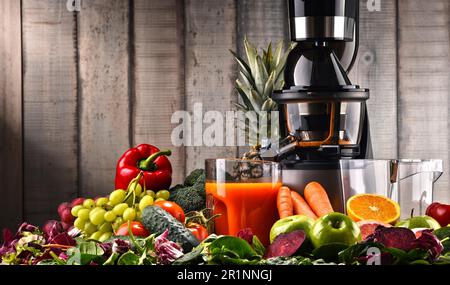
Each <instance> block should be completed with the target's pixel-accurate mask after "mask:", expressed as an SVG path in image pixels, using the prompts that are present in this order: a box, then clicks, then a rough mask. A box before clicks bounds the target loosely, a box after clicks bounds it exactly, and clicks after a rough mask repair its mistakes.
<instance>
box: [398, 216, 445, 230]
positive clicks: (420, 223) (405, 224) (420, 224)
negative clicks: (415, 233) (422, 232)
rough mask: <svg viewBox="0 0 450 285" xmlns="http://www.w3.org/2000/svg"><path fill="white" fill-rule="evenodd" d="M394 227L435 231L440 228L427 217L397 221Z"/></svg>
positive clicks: (434, 221) (433, 220)
mask: <svg viewBox="0 0 450 285" xmlns="http://www.w3.org/2000/svg"><path fill="white" fill-rule="evenodd" d="M395 226H396V227H399V228H408V229H410V230H412V229H433V230H437V229H439V228H441V225H439V223H438V222H437V221H436V220H435V219H433V218H432V217H429V216H420V217H412V218H409V219H406V220H403V221H399V222H398V223H397V224H395Z"/></svg>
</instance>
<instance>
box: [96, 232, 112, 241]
mask: <svg viewBox="0 0 450 285" xmlns="http://www.w3.org/2000/svg"><path fill="white" fill-rule="evenodd" d="M111 236H112V233H111V232H109V233H103V234H102V235H101V236H100V238H99V239H98V241H99V242H105V241H107V240H108V239H109V238H111Z"/></svg>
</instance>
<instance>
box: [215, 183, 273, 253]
mask: <svg viewBox="0 0 450 285" xmlns="http://www.w3.org/2000/svg"><path fill="white" fill-rule="evenodd" d="M280 187H281V183H272V182H257V183H246V182H244V183H242V182H241V183H234V182H224V183H217V182H207V183H206V193H207V195H208V201H209V202H208V204H209V205H208V207H209V208H212V209H213V213H214V215H215V214H220V216H219V217H218V218H216V219H214V227H215V233H216V234H218V235H232V236H235V235H236V234H237V233H238V232H239V230H242V229H245V228H250V229H251V230H252V232H253V234H255V235H256V236H258V238H259V239H260V240H261V242H262V243H263V244H264V245H265V246H267V245H269V233H270V229H271V227H272V225H273V224H274V223H275V222H276V221H277V219H278V212H277V205H276V201H277V193H278V189H279V188H280Z"/></svg>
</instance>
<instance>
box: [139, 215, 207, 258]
mask: <svg viewBox="0 0 450 285" xmlns="http://www.w3.org/2000/svg"><path fill="white" fill-rule="evenodd" d="M142 224H143V225H144V227H145V228H146V229H147V230H148V231H149V232H150V233H152V234H155V235H160V234H162V233H164V232H165V231H166V230H169V240H171V241H173V242H176V243H178V244H180V245H181V247H182V248H183V251H184V252H185V253H186V252H190V251H191V250H192V249H193V248H194V247H196V246H198V245H199V241H198V240H197V238H196V237H195V236H194V235H193V234H192V233H191V231H189V230H188V229H187V228H186V227H185V226H184V224H182V223H180V222H179V221H178V220H177V219H175V218H174V217H172V216H171V215H170V214H169V213H167V212H166V211H165V210H163V209H162V208H160V207H156V206H148V207H146V208H145V209H144V210H143V211H142Z"/></svg>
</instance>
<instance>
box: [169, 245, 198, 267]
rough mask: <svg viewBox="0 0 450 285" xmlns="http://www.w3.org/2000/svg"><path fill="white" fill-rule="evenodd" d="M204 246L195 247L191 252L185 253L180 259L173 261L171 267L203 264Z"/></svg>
mask: <svg viewBox="0 0 450 285" xmlns="http://www.w3.org/2000/svg"><path fill="white" fill-rule="evenodd" d="M203 249H204V246H203V245H200V246H197V247H196V248H195V249H194V250H193V251H191V252H189V253H186V254H185V255H183V256H182V257H180V258H178V259H177V260H175V262H174V263H173V265H199V264H202V263H203V262H204V260H203Z"/></svg>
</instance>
